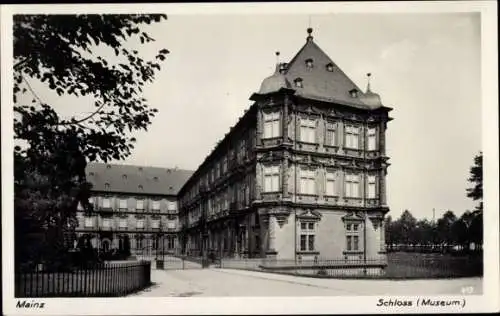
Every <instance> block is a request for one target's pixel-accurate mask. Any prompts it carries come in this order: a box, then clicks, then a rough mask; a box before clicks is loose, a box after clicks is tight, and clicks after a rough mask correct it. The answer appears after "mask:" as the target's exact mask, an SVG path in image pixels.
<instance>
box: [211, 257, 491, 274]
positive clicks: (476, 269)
mask: <svg viewBox="0 0 500 316" xmlns="http://www.w3.org/2000/svg"><path fill="white" fill-rule="evenodd" d="M217 267H220V268H224V269H242V270H252V271H261V272H270V273H279V274H292V275H300V276H314V277H326V278H379V279H432V278H456V277H473V276H482V274H483V260H482V257H477V256H469V257H451V256H433V257H425V256H406V257H405V256H388V257H387V258H380V259H371V258H367V259H366V260H364V259H359V260H358V259H356V260H354V259H317V260H314V259H312V260H294V259H291V260H288V259H270V258H263V259H257V258H253V259H222V260H220V261H219V262H218V265H217Z"/></svg>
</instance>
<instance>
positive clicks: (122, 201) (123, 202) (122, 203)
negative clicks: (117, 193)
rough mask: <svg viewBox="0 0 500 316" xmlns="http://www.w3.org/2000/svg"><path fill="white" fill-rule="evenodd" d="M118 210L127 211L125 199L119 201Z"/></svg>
mask: <svg viewBox="0 0 500 316" xmlns="http://www.w3.org/2000/svg"><path fill="white" fill-rule="evenodd" d="M120 209H121V210H125V209H127V200H125V199H121V200H120Z"/></svg>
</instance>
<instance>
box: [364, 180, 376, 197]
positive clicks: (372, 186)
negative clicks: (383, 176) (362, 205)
mask: <svg viewBox="0 0 500 316" xmlns="http://www.w3.org/2000/svg"><path fill="white" fill-rule="evenodd" d="M376 180H377V178H376V177H375V176H368V192H367V196H366V197H367V198H368V199H375V198H376V197H377V196H376V194H377V193H376Z"/></svg>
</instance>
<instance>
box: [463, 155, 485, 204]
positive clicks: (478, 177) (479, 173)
mask: <svg viewBox="0 0 500 316" xmlns="http://www.w3.org/2000/svg"><path fill="white" fill-rule="evenodd" d="M467 180H468V181H469V182H471V183H472V184H473V187H472V188H468V189H467V197H470V198H471V199H473V200H474V201H479V205H478V207H477V210H478V211H482V210H483V153H482V152H480V153H479V154H478V155H477V156H475V157H474V165H473V166H472V167H471V168H470V177H469V179H467Z"/></svg>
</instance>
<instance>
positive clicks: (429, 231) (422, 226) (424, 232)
mask: <svg viewBox="0 0 500 316" xmlns="http://www.w3.org/2000/svg"><path fill="white" fill-rule="evenodd" d="M416 226H417V227H416V230H415V235H416V237H415V239H416V241H417V243H418V244H421V245H431V244H432V243H433V230H434V226H433V224H432V223H431V222H429V221H428V220H427V219H422V220H419V221H417V224H416Z"/></svg>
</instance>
